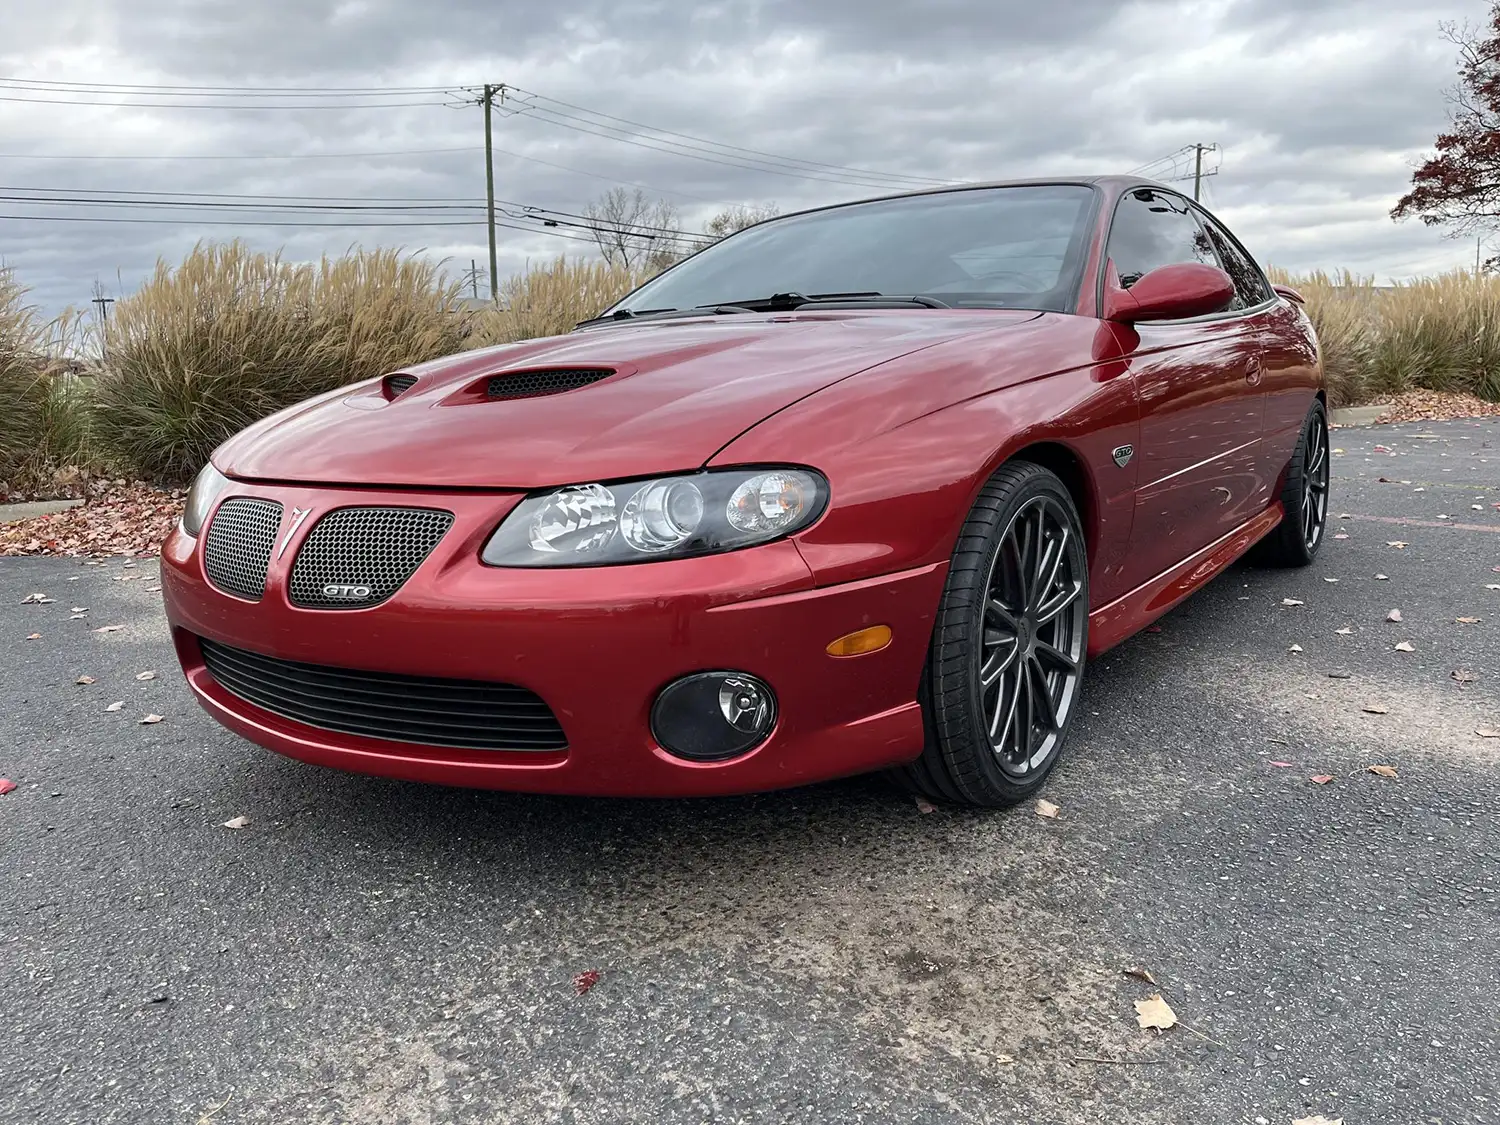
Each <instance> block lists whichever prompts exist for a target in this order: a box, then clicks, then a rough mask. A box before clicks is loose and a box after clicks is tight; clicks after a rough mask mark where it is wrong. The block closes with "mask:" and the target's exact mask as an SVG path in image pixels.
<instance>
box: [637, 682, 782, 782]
mask: <svg viewBox="0 0 1500 1125" xmlns="http://www.w3.org/2000/svg"><path fill="white" fill-rule="evenodd" d="M775 725H776V696H775V695H774V694H773V693H772V691H771V688H770V685H769V684H767V683H765V682H764V681H762V680H758V679H756V678H755V677H754V676H749V675H746V674H745V673H744V672H699V673H698V674H697V675H693V676H685V677H683V678H682V679H680V680H678V681H676V682H675V683H672V684H668V685H667V686H666V687H665V688H664V689H662V693H661V694H660V695H658V696H657V697H656V704H655V705H654V706H653V707H652V708H651V733H652V735H653V736H654V737H655V738H656V741H657V742H658V743H660V744H661V746H662V747H663V748H664V749H666V750H668V751H670V752H671V753H673V754H676V755H677V756H678V757H679V758H691V759H693V760H694V761H699V762H713V761H718V760H720V759H723V758H733V757H735V756H737V755H739V754H745V753H748V752H749V751H751V750H753V749H755V748H756V747H757V746H759V745H760V744H761V743H762V742H764V741H765V740H766V736H767V735H769V734H770V733H771V728H772V727H774V726H775Z"/></svg>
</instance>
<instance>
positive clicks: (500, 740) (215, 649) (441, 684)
mask: <svg viewBox="0 0 1500 1125" xmlns="http://www.w3.org/2000/svg"><path fill="white" fill-rule="evenodd" d="M198 647H199V650H200V651H201V652H202V653H203V663H204V665H205V666H206V667H207V668H208V671H209V674H210V675H211V676H213V678H214V679H215V680H216V681H217V682H218V684H219V686H220V687H222V688H223V689H224V690H225V691H227V692H229V693H230V694H232V695H236V696H239V698H241V699H244V700H247V701H249V702H250V703H253V704H255V705H256V706H257V707H263V708H265V709H266V710H267V711H270V712H272V713H273V714H276V715H280V716H282V717H283V718H287V719H292V720H294V721H295V722H299V723H306V724H307V725H308V726H313V727H320V728H322V729H323V730H332V731H341V732H342V733H344V734H358V735H364V736H366V737H368V738H385V739H390V740H391V741H393V742H408V743H416V744H418V745H422V746H454V747H459V748H462V749H466V750H534V751H548V750H552V751H556V750H565V749H567V746H568V740H567V736H566V735H564V734H563V729H562V727H561V726H560V725H559V724H558V721H557V716H556V715H554V714H553V713H552V709H551V708H550V707H548V706H547V704H546V702H545V701H544V700H543V699H542V698H541V697H540V696H539V695H536V694H535V693H534V692H531V691H528V690H527V689H526V688H521V687H515V686H513V685H511V684H492V683H485V682H483V681H479V680H448V679H439V678H437V677H433V676H401V675H395V674H393V673H390V672H360V671H356V670H354V669H350V668H328V667H324V666H323V665H319V664H302V663H299V662H298V661H295V660H280V659H277V658H276V657H272V656H262V655H261V654H260V653H257V652H246V651H245V650H243V649H238V648H231V647H229V646H228V645H221V644H218V643H217V642H215V641H210V640H208V639H206V638H203V637H200V638H198Z"/></svg>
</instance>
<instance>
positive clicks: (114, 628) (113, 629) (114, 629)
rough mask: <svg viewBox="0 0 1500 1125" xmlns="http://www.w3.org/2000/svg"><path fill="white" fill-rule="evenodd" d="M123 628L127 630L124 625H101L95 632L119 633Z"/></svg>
mask: <svg viewBox="0 0 1500 1125" xmlns="http://www.w3.org/2000/svg"><path fill="white" fill-rule="evenodd" d="M123 628H125V626H123V625H101V626H99V628H97V629H95V630H94V632H96V633H118V632H119V631H120V630H121V629H123Z"/></svg>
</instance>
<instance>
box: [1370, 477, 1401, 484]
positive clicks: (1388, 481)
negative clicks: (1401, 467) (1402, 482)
mask: <svg viewBox="0 0 1500 1125" xmlns="http://www.w3.org/2000/svg"><path fill="white" fill-rule="evenodd" d="M1375 483H1376V484H1395V483H1396V482H1395V481H1393V480H1392V479H1391V478H1390V477H1376V478H1375Z"/></svg>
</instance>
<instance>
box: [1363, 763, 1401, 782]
mask: <svg viewBox="0 0 1500 1125" xmlns="http://www.w3.org/2000/svg"><path fill="white" fill-rule="evenodd" d="M1365 772H1366V773H1373V774H1378V775H1379V776H1381V777H1389V778H1392V779H1393V780H1395V779H1399V778H1400V777H1401V775H1400V774H1399V773H1397V772H1396V767H1395V766H1366V767H1365Z"/></svg>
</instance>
